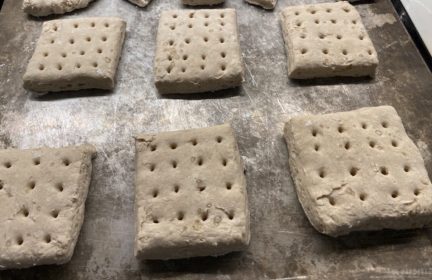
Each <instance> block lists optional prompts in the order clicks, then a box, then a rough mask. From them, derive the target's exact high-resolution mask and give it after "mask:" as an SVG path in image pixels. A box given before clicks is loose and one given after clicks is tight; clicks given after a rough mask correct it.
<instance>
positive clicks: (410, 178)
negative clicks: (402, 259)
mask: <svg viewBox="0 0 432 280" xmlns="http://www.w3.org/2000/svg"><path fill="white" fill-rule="evenodd" d="M285 139H286V142H287V144H288V150H289V163H290V170H291V175H292V178H293V179H294V183H295V186H296V189H297V196H298V198H299V200H300V203H301V204H302V206H303V209H304V211H305V213H306V215H307V217H308V218H309V221H310V222H311V223H312V225H313V226H314V227H315V228H316V229H317V230H318V231H320V232H322V233H324V234H327V235H331V236H339V235H344V234H347V233H350V232H352V231H366V230H379V229H411V228H417V227H423V226H428V225H430V224H431V222H432V185H431V182H430V180H429V177H428V174H427V171H426V169H425V165H424V162H423V159H422V156H421V154H420V152H419V150H418V148H417V147H416V146H415V144H414V143H413V142H412V141H411V139H410V138H409V137H408V135H407V134H406V132H405V129H404V126H403V124H402V121H401V119H400V117H399V116H398V114H397V112H396V111H395V109H394V108H393V107H390V106H382V107H371V108H362V109H359V110H355V111H350V112H342V113H333V114H326V115H305V116H298V117H293V118H292V119H291V120H289V122H287V123H286V125H285Z"/></svg>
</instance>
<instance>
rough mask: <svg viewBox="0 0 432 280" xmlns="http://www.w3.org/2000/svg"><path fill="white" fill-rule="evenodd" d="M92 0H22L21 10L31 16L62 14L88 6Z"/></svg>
mask: <svg viewBox="0 0 432 280" xmlns="http://www.w3.org/2000/svg"><path fill="white" fill-rule="evenodd" d="M91 1H93V0H24V1H23V10H24V12H26V13H27V14H30V15H32V16H37V17H39V16H48V15H52V14H64V13H68V12H72V11H73V10H76V9H82V8H85V7H87V6H88V4H89V3H90V2H91Z"/></svg>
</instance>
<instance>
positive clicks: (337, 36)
mask: <svg viewBox="0 0 432 280" xmlns="http://www.w3.org/2000/svg"><path fill="white" fill-rule="evenodd" d="M318 37H319V38H320V39H325V38H326V37H328V36H326V35H324V34H322V33H320V34H319V35H318ZM300 38H301V39H306V34H304V33H303V34H300ZM342 38H343V37H342V35H340V34H337V35H336V39H338V40H342ZM358 38H359V40H360V41H363V40H364V38H365V36H364V35H363V34H360V35H359V36H358Z"/></svg>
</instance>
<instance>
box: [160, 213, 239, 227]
mask: <svg viewBox="0 0 432 280" xmlns="http://www.w3.org/2000/svg"><path fill="white" fill-rule="evenodd" d="M199 216H200V218H201V221H203V222H205V221H207V220H208V218H209V214H208V212H207V211H205V212H202V213H200V214H199ZM227 216H228V219H230V220H233V219H234V210H231V211H229V212H228V213H227ZM184 218H185V212H184V211H178V212H177V220H178V221H183V220H184ZM152 221H153V223H154V224H158V223H160V221H161V220H160V218H158V217H153V218H152Z"/></svg>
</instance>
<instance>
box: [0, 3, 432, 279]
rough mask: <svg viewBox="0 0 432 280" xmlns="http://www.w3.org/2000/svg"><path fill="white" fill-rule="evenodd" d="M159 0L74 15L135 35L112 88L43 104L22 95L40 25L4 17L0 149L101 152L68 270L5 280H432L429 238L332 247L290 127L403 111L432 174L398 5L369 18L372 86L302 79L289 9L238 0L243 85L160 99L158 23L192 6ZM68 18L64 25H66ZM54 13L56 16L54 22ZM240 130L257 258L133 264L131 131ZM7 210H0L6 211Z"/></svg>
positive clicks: (429, 96)
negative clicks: (305, 197) (306, 202)
mask: <svg viewBox="0 0 432 280" xmlns="http://www.w3.org/2000/svg"><path fill="white" fill-rule="evenodd" d="M179 2H180V1H178V0H169V1H168V0H165V1H162V0H154V2H153V3H152V4H151V5H150V6H149V7H148V8H146V9H140V8H137V7H135V6H133V5H131V4H129V3H128V2H126V1H122V0H97V1H96V2H94V3H93V4H91V5H90V6H89V7H88V8H86V9H83V10H80V11H76V12H73V13H71V14H68V15H66V16H63V17H64V18H69V17H80V16H94V15H105V16H107V15H109V16H120V17H123V18H124V19H126V20H127V23H128V26H127V38H126V42H125V45H124V49H123V56H122V59H121V62H120V66H119V72H118V76H117V80H118V83H117V86H116V89H115V90H114V91H112V92H104V91H84V92H80V93H70V92H69V93H62V94H52V95H49V96H46V97H43V98H36V97H34V96H32V95H31V94H30V93H29V92H26V91H25V90H24V89H23V88H22V79H21V77H22V74H23V72H24V70H25V67H26V64H27V62H28V60H29V58H30V56H31V54H32V52H33V49H34V46H35V42H36V39H37V37H38V35H39V32H40V27H41V24H42V20H38V19H34V18H29V17H27V16H25V15H24V14H23V13H22V11H21V10H20V5H21V1H17V0H6V1H5V4H4V7H3V9H2V11H1V14H0V26H1V30H0V41H1V43H0V148H7V147H17V148H28V147H39V146H44V145H45V146H52V147H58V146H64V145H69V144H79V143H83V142H89V143H91V144H93V145H95V146H96V147H97V150H98V158H97V159H96V160H95V161H94V173H93V177H92V182H91V186H90V192H89V196H88V200H87V204H86V207H87V208H86V210H87V211H86V217H85V222H84V225H83V228H82V231H81V235H80V238H79V241H78V244H77V247H76V250H75V254H74V256H73V259H72V261H71V262H70V263H68V264H65V265H62V266H44V267H36V268H32V269H26V270H21V271H18V270H15V271H13V270H12V271H4V272H0V279H2V280H3V279H44V280H46V279H325V278H327V279H346V278H347V277H348V276H350V278H359V279H370V278H388V279H406V278H415V279H431V278H432V259H431V257H430V256H431V255H432V247H431V240H432V232H430V231H429V230H413V231H401V232H395V231H385V232H377V233H360V234H353V235H350V236H348V237H344V238H339V239H334V238H329V237H326V236H323V235H320V234H318V233H317V232H316V231H315V230H314V229H313V228H312V227H311V226H310V224H309V223H308V221H307V219H306V217H305V215H304V213H303V211H302V209H301V207H300V205H299V203H298V201H297V198H296V194H295V191H294V188H293V183H292V181H291V178H290V174H289V171H288V165H287V149H286V145H285V143H284V141H283V138H282V126H283V122H284V121H285V120H287V119H288V118H289V117H290V116H292V115H295V114H300V113H302V112H312V113H325V112H333V111H340V110H349V109H354V108H358V107H362V106H371V105H381V104H389V105H393V106H394V107H395V108H396V109H397V110H398V112H399V114H400V115H401V117H402V119H403V121H404V124H405V126H406V128H407V130H408V133H409V135H410V136H411V137H412V138H413V139H415V142H416V144H417V145H418V146H419V147H420V149H421V151H422V154H423V156H424V158H425V160H426V164H427V169H428V171H429V173H430V174H432V157H431V151H430V148H429V147H431V146H432V140H431V139H432V122H431V119H432V110H431V108H432V91H431V90H432V79H431V78H432V76H431V74H430V72H428V70H427V68H426V66H425V64H424V63H423V62H422V60H421V58H420V55H419V54H418V53H417V51H416V49H415V47H414V45H413V44H412V42H411V41H410V39H409V37H408V35H407V34H406V32H405V30H404V29H403V26H402V25H401V24H400V22H399V21H398V20H397V19H396V16H395V14H394V12H393V9H392V7H391V5H390V4H389V2H388V1H387V0H381V1H380V0H377V1H376V2H375V3H372V4H362V5H359V6H358V9H359V11H360V13H361V15H362V17H363V20H364V22H365V25H366V27H367V29H368V30H369V32H370V35H371V38H372V40H373V42H374V43H375V46H376V48H377V51H378V54H379V58H380V66H379V69H378V74H377V77H376V79H375V80H367V79H366V80H365V79H343V80H340V79H330V80H315V81H305V82H300V83H296V82H292V81H289V80H288V78H287V71H286V57H285V52H284V47H283V41H282V36H281V32H280V27H279V20H278V14H279V12H280V10H281V8H282V7H284V6H287V5H291V4H301V3H312V2H323V1H312V0H310V1H306V0H304V1H302V0H291V1H288V0H280V1H279V3H278V6H277V9H276V10H275V11H274V12H266V11H263V10H261V9H259V8H256V7H253V6H249V5H247V4H245V3H243V2H242V1H240V0H236V1H235V0H229V1H227V2H228V3H227V4H226V6H227V7H235V8H237V11H238V23H239V28H240V33H241V34H240V41H241V46H242V52H243V57H244V63H245V67H246V71H245V73H246V77H245V78H246V80H245V82H244V84H243V86H242V87H241V88H240V89H238V90H226V91H222V92H220V93H215V94H199V95H193V96H190V97H173V98H165V97H162V96H159V95H158V94H157V92H156V90H155V88H154V86H153V84H152V60H153V54H154V47H155V43H154V42H155V35H156V26H157V21H158V15H159V13H160V12H161V11H162V10H167V9H171V8H179V7H181V6H180V4H179ZM63 17H61V18H63ZM56 18H57V17H56ZM230 120H231V121H232V123H233V126H234V128H235V130H236V135H237V138H238V142H239V146H240V150H241V151H240V152H241V154H242V156H243V159H244V162H245V165H246V168H247V180H248V193H249V202H250V209H251V219H252V221H251V223H252V224H251V230H252V240H251V244H250V248H249V250H247V251H246V252H244V253H234V254H229V255H227V256H223V257H219V258H200V259H191V260H179V261H168V262H162V261H152V262H138V261H137V260H136V259H135V258H134V256H133V249H132V248H133V232H134V230H133V220H134V219H133V189H134V187H133V174H134V147H133V138H132V136H133V135H136V134H137V133H140V132H151V131H164V130H177V129H185V128H191V127H204V126H210V125H215V124H219V123H222V122H225V121H230ZM0 207H1V205H0Z"/></svg>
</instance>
